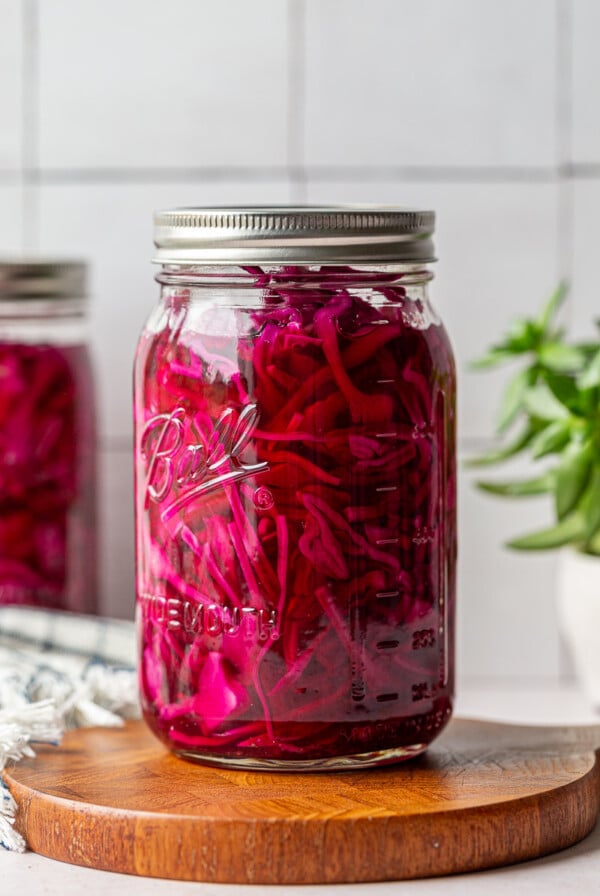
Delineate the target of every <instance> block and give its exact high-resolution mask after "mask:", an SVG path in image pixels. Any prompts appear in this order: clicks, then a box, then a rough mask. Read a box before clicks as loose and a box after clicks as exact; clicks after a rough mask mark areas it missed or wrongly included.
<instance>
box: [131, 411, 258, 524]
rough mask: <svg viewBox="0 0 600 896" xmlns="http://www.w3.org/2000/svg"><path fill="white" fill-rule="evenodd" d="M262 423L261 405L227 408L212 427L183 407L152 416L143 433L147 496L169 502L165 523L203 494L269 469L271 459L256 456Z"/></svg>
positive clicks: (142, 447) (164, 513) (165, 511)
mask: <svg viewBox="0 0 600 896" xmlns="http://www.w3.org/2000/svg"><path fill="white" fill-rule="evenodd" d="M257 421H258V409H257V407H256V405H255V404H249V405H246V406H245V407H244V408H243V409H242V410H241V411H239V412H236V411H235V410H234V409H233V408H226V409H225V410H224V411H223V412H222V413H221V414H220V416H219V417H218V418H217V420H216V421H215V423H214V426H213V428H212V429H211V430H208V431H206V430H203V429H202V427H201V426H200V425H199V424H198V422H197V420H196V419H195V418H193V417H191V416H189V415H188V414H187V412H186V410H185V408H183V407H175V408H174V409H173V410H172V411H170V412H169V413H165V414H157V415H156V416H155V417H152V418H151V419H150V420H148V422H147V423H146V425H145V427H144V430H143V432H142V436H141V449H142V456H143V457H144V459H145V462H146V500H147V501H148V500H149V501H154V502H156V503H158V504H163V505H164V506H163V508H162V510H161V518H162V520H163V522H166V521H168V520H169V519H171V517H173V516H174V515H175V514H177V513H179V512H180V511H181V510H183V509H184V508H185V507H187V506H188V505H189V504H190V503H192V502H193V501H195V500H196V499H197V498H199V497H201V496H202V495H203V494H206V493H207V492H210V491H212V490H213V489H215V488H218V487H219V486H222V485H225V484H227V483H229V482H235V481H238V480H240V479H245V478H247V477H248V476H254V475H256V474H257V473H263V472H265V471H266V470H268V469H269V465H268V464H267V463H266V461H258V462H257V461H256V458H255V457H254V458H252V454H253V451H252V437H253V435H254V430H255V429H256V424H257ZM258 491H260V492H261V497H260V498H259V502H260V503H263V506H264V504H265V503H266V504H268V500H269V496H270V492H269V491H268V489H265V488H263V489H259V490H258ZM167 499H168V500H167Z"/></svg>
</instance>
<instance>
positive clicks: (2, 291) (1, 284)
mask: <svg viewBox="0 0 600 896" xmlns="http://www.w3.org/2000/svg"><path fill="white" fill-rule="evenodd" d="M86 269H87V266H86V263H85V262H84V261H81V260H78V259H59V258H49V257H48V258H44V257H40V256H31V257H28V256H22V257H11V258H0V300H2V301H5V300H7V299H8V300H14V299H68V298H85V297H86Z"/></svg>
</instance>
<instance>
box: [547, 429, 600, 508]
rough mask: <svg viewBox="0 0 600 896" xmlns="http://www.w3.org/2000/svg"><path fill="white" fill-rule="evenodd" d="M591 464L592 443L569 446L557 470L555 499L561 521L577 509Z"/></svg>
mask: <svg viewBox="0 0 600 896" xmlns="http://www.w3.org/2000/svg"><path fill="white" fill-rule="evenodd" d="M591 464H592V446H591V444H590V442H584V443H581V444H572V445H569V447H568V448H567V450H566V451H565V453H564V455H563V457H562V460H561V462H560V464H559V465H558V467H557V468H556V470H555V477H556V478H555V488H554V498H555V504H556V515H557V517H558V519H559V520H562V519H564V517H566V516H567V514H568V513H570V512H571V510H573V509H574V508H575V507H576V505H577V502H578V501H579V498H580V497H581V495H582V493H583V491H584V489H585V487H586V484H587V481H588V476H589V473H590V468H591Z"/></svg>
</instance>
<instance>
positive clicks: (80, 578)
mask: <svg viewBox="0 0 600 896" xmlns="http://www.w3.org/2000/svg"><path fill="white" fill-rule="evenodd" d="M84 278H85V266H84V265H83V264H81V263H78V262H58V261H53V260H44V261H43V260H39V259H30V260H25V259H22V260H11V261H0V605H2V604H26V605H30V606H36V607H44V608H53V609H61V610H73V611H77V612H86V613H92V612H95V611H96V609H97V583H96V482H95V476H96V454H95V451H96V446H95V412H94V396H93V386H92V374H91V367H90V359H89V355H88V349H87V345H86V341H85V313H86V304H87V301H86V299H85V297H84V296H85V282H84Z"/></svg>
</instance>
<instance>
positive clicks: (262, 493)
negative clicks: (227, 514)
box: [253, 485, 275, 510]
mask: <svg viewBox="0 0 600 896" xmlns="http://www.w3.org/2000/svg"><path fill="white" fill-rule="evenodd" d="M253 501H254V506H255V507H256V509H257V510H270V509H271V507H272V506H273V505H274V504H275V498H274V497H273V495H272V494H271V492H270V491H269V489H268V488H265V487H264V485H261V486H260V488H257V489H256V491H255V492H254V496H253Z"/></svg>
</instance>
